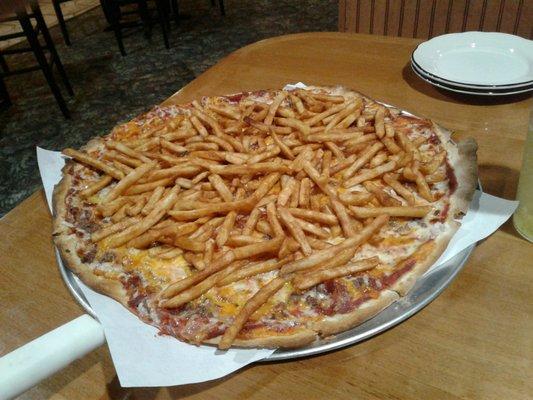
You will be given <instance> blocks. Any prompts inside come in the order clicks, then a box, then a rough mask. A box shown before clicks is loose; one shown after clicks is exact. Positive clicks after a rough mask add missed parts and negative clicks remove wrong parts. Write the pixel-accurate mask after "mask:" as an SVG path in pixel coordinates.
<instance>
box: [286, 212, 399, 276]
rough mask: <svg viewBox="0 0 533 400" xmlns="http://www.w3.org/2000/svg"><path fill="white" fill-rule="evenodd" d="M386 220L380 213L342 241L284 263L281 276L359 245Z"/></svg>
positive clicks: (311, 265)
mask: <svg viewBox="0 0 533 400" xmlns="http://www.w3.org/2000/svg"><path fill="white" fill-rule="evenodd" d="M388 221H389V216H388V215H386V214H381V215H380V216H378V217H376V218H375V219H374V220H373V221H372V222H371V223H370V224H368V225H367V226H365V227H364V228H363V229H362V230H361V231H360V232H358V233H357V235H355V236H352V237H350V238H347V239H345V240H344V241H343V242H342V243H339V244H337V245H335V246H331V247H328V248H327V249H324V250H319V251H317V252H315V253H313V254H311V255H310V256H308V257H305V258H302V259H300V260H296V261H292V262H290V263H288V264H286V265H285V266H284V267H283V268H281V274H282V276H284V275H287V274H290V273H293V272H297V271H302V270H305V269H309V268H312V267H315V266H317V265H319V264H321V263H323V262H325V261H327V260H328V259H330V258H332V257H334V256H335V255H337V254H338V253H339V252H341V251H342V250H344V249H347V248H353V247H359V246H360V245H361V244H363V243H364V242H366V241H367V240H368V239H369V238H370V236H372V235H373V234H374V233H375V232H377V231H378V230H379V229H381V227H382V226H384V225H385V224H386V223H387V222H388Z"/></svg>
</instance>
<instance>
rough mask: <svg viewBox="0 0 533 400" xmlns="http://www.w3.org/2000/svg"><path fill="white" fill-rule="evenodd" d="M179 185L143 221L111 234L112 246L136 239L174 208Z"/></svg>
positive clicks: (110, 241) (109, 244)
mask: <svg viewBox="0 0 533 400" xmlns="http://www.w3.org/2000/svg"><path fill="white" fill-rule="evenodd" d="M179 190H180V188H179V186H174V187H173V188H172V189H171V190H170V192H169V193H168V194H167V195H165V197H163V198H162V199H161V200H159V201H158V202H157V203H156V205H155V206H154V208H153V209H152V211H151V212H150V214H148V215H147V216H146V217H144V218H143V219H142V220H141V221H139V222H138V223H136V224H135V225H131V226H129V227H128V228H126V229H125V230H123V231H122V232H119V233H116V234H114V235H113V236H111V237H110V238H109V240H108V242H107V244H108V246H109V247H110V248H114V247H119V246H120V245H123V244H124V243H126V242H128V241H130V240H132V239H134V238H135V237H137V236H139V235H141V234H142V233H144V232H146V231H147V230H148V229H150V228H151V227H152V226H153V225H155V224H156V223H158V222H159V221H160V220H161V218H163V216H164V215H165V213H166V212H167V211H168V210H169V209H170V208H172V206H173V205H174V202H175V201H176V200H177V198H178V192H179Z"/></svg>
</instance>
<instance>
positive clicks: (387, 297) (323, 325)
mask: <svg viewBox="0 0 533 400" xmlns="http://www.w3.org/2000/svg"><path fill="white" fill-rule="evenodd" d="M399 298H400V296H398V294H397V293H396V292H394V291H392V290H388V289H386V290H383V291H381V292H380V294H379V297H378V298H377V299H372V300H369V301H366V302H364V303H363V304H361V306H360V307H359V308H357V309H356V310H354V311H352V312H350V313H347V314H338V315H335V316H332V317H327V318H325V319H324V320H322V321H319V322H314V323H312V324H311V327H312V329H313V330H315V331H316V332H318V333H319V334H320V336H322V337H325V336H330V335H334V334H336V333H340V332H344V331H347V330H348V329H351V328H353V327H355V326H357V325H360V324H362V323H363V322H365V321H366V320H369V319H370V318H372V317H373V316H375V315H376V314H378V313H379V312H381V311H383V310H384V309H385V308H387V307H388V306H390V305H391V304H392V303H394V302H395V301H397V300H398V299H399Z"/></svg>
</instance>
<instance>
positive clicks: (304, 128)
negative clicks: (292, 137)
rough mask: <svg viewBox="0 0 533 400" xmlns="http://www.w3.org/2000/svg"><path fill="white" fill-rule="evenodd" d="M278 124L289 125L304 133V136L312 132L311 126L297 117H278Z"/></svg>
mask: <svg viewBox="0 0 533 400" xmlns="http://www.w3.org/2000/svg"><path fill="white" fill-rule="evenodd" d="M275 120H276V124H278V125H281V126H289V127H291V128H294V129H296V130H298V131H299V132H301V133H302V135H303V137H307V136H308V135H309V133H310V129H309V126H308V125H306V124H305V123H303V122H302V121H300V120H299V119H296V118H276V119H275Z"/></svg>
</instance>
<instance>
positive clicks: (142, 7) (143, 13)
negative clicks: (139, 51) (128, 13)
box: [137, 0, 159, 39]
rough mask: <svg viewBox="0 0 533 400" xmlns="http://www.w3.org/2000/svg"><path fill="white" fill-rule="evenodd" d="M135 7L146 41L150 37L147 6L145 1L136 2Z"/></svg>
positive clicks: (150, 26)
mask: <svg viewBox="0 0 533 400" xmlns="http://www.w3.org/2000/svg"><path fill="white" fill-rule="evenodd" d="M156 1H157V0H156ZM137 5H138V7H139V9H138V11H139V15H140V17H141V21H142V23H143V27H144V36H145V37H146V38H147V39H148V38H150V37H151V36H152V21H151V20H150V13H149V12H148V4H147V3H146V0H138V1H137ZM158 7H159V6H158Z"/></svg>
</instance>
